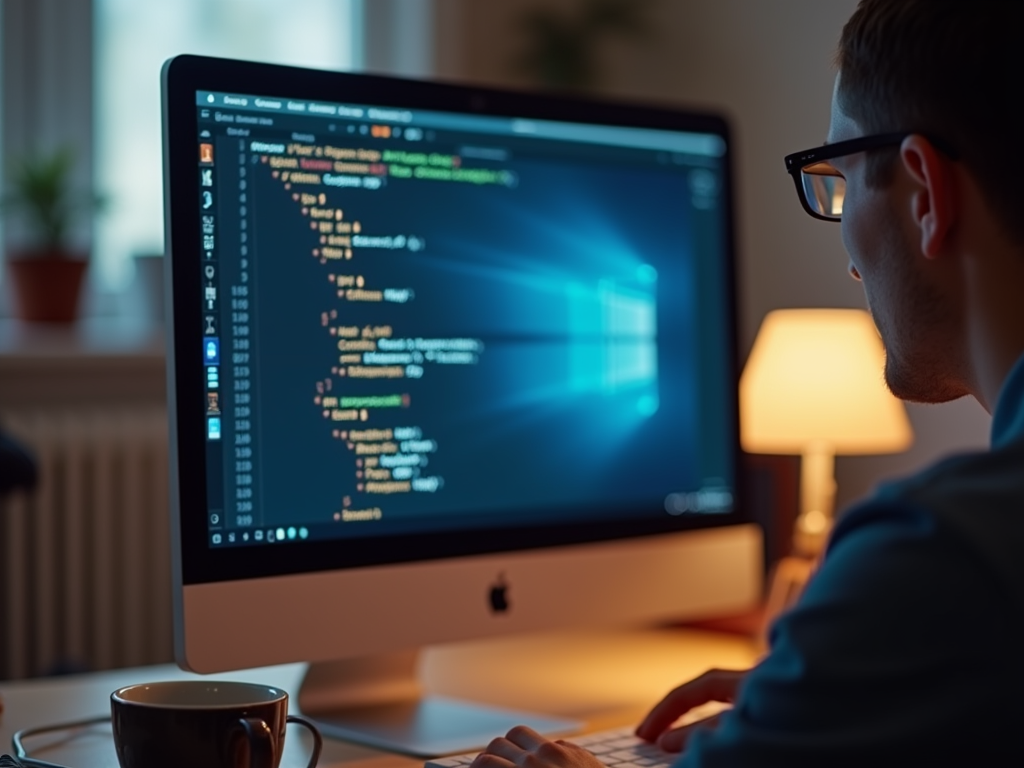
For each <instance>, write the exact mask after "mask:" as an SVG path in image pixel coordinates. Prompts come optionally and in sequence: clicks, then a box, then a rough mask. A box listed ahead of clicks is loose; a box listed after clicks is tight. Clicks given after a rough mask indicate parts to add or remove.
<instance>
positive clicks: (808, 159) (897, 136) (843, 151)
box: [786, 131, 959, 222]
mask: <svg viewBox="0 0 1024 768" xmlns="http://www.w3.org/2000/svg"><path fill="white" fill-rule="evenodd" d="M914 134H918V135H920V136H924V137H925V138H926V139H928V141H930V142H931V143H932V144H933V145H934V146H935V148H936V149H937V150H939V151H940V152H942V153H943V154H944V155H946V156H947V157H948V158H949V159H951V160H957V159H959V153H958V152H957V151H956V150H955V149H954V148H953V147H952V146H950V144H949V143H948V142H946V141H944V140H943V139H939V138H937V137H935V136H930V135H928V134H925V133H921V132H920V131H897V132H895V133H878V134H874V135H872V136H860V137H858V138H856V139H847V140H846V141H837V142H836V143H835V144H823V145H822V146H820V147H812V148H811V149H804V150H801V151H800V152H794V153H793V154H791V155H786V171H787V172H788V173H789V175H790V176H792V177H793V183H794V184H796V194H797V197H799V198H800V204H801V205H802V206H803V207H804V210H805V211H807V213H808V214H810V215H811V216H813V217H814V218H816V219H821V220H822V221H833V222H838V221H841V220H842V216H838V217H837V216H825V215H823V214H820V213H818V212H817V211H815V210H814V209H813V208H812V207H811V204H810V203H809V202H808V201H807V192H806V190H805V189H804V185H803V182H802V180H801V178H800V174H801V173H802V172H803V169H804V168H806V167H807V166H808V165H812V164H813V163H820V162H822V161H824V160H831V159H832V158H834V157H843V156H844V155H852V154H855V153H857V152H865V151H867V150H869V149H880V148H882V147H891V146H894V145H896V144H901V143H902V142H903V140H904V139H905V138H907V136H913V135H914Z"/></svg>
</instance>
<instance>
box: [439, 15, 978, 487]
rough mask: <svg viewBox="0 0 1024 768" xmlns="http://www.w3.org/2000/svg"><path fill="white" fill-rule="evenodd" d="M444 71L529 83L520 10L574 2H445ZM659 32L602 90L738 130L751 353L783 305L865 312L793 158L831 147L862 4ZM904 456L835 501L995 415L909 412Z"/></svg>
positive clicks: (863, 461)
mask: <svg viewBox="0 0 1024 768" xmlns="http://www.w3.org/2000/svg"><path fill="white" fill-rule="evenodd" d="M435 2H436V8H437V19H438V23H437V34H436V37H435V40H436V43H435V47H436V54H435V62H436V64H435V71H436V73H437V74H438V75H439V76H441V77H444V78H446V79H456V80H464V81H472V82H479V83H486V84H495V85H502V86H513V87H527V86H528V85H529V84H528V83H527V82H525V81H524V80H523V78H522V76H521V75H520V74H518V73H517V72H516V71H515V67H514V63H513V62H514V59H515V56H516V53H517V51H518V50H519V49H520V47H521V45H522V37H521V32H520V28H519V26H518V23H517V19H518V17H519V15H520V14H521V13H522V12H523V11H524V10H526V9H529V8H533V7H537V6H540V5H543V6H544V7H550V8H564V9H573V8H575V7H576V2H574V0H544V2H543V3H542V2H541V0H502V1H501V2H476V1H474V0H435ZM650 5H651V18H652V24H651V26H652V28H653V30H654V34H653V35H652V36H651V38H650V39H649V40H646V41H644V42H643V43H641V44H639V45H626V44H613V45H610V46H609V47H608V50H607V51H606V52H605V54H606V56H605V61H606V65H607V66H606V72H607V79H606V85H605V86H604V87H603V88H602V92H603V93H604V94H607V95H610V96H614V97H623V98H630V99H641V100H648V101H657V102H664V103H668V104H676V105H706V106H710V107H713V108H716V109H719V110H722V111H724V112H725V113H726V114H727V115H729V116H730V118H731V119H732V121H733V127H734V131H735V138H736V151H737V165H736V167H737V174H736V175H737V179H736V182H737V186H738V190H739V194H738V198H737V203H738V208H739V216H738V222H739V259H740V300H741V317H740V341H741V349H742V351H743V353H744V354H745V353H746V352H747V351H748V350H749V348H750V345H751V344H752V343H753V339H754V336H755V335H756V333H757V328H758V326H759V324H760V321H761V319H762V318H763V317H764V315H765V313H766V312H768V311H769V310H771V309H775V308H780V307H809V306H834V307H863V306H864V298H863V293H862V291H861V287H860V285H859V284H858V283H857V282H855V281H854V280H852V279H851V278H850V276H849V275H848V274H847V269H846V267H847V259H846V256H845V254H844V251H843V247H842V243H841V241H840V235H839V227H837V226H835V225H832V224H828V223H825V222H817V221H814V220H812V219H811V218H810V217H808V216H807V215H806V214H805V213H804V212H803V211H802V209H801V208H800V205H799V204H798V202H797V199H796V196H795V193H794V190H793V184H792V181H791V179H790V177H789V176H788V175H787V174H786V173H785V170H784V167H783V162H782V158H783V156H784V155H786V154H788V153H789V152H793V151H796V150H799V149H803V148H805V147H808V146H812V145H814V144H816V143H820V142H821V141H823V140H824V138H825V134H826V132H827V130H828V115H829V99H830V96H831V91H832V82H833V76H834V72H833V69H832V57H833V53H834V50H835V45H836V42H837V40H838V38H839V33H840V31H841V29H842V25H843V23H844V22H845V20H846V19H847V18H848V17H849V15H850V14H851V13H852V12H853V9H854V8H855V7H856V2H855V0H829V2H822V1H821V0H772V1H771V2H765V0H652V2H651V3H650ZM908 410H909V413H910V418H911V422H912V423H913V426H914V430H915V434H916V440H915V445H914V447H913V448H912V449H911V450H910V451H908V452H907V453H905V454H902V455H899V456H888V457H870V458H853V457H849V458H842V457H840V458H839V459H838V461H837V467H836V474H837V479H838V482H839V496H838V503H839V504H840V505H845V504H847V503H849V501H851V500H852V499H854V498H856V497H858V496H860V495H862V494H864V493H866V492H867V491H869V490H870V488H871V487H872V486H873V485H874V484H875V483H876V482H877V481H878V480H879V479H880V478H883V477H886V476H892V475H899V474H904V473H906V472H909V471H911V470H913V469H914V468H916V467H919V466H921V465H923V464H926V463H928V462H930V461H932V460H933V459H934V458H936V457H937V456H940V455H943V454H946V453H949V452H951V451H956V450H962V449H966V448H975V447H979V446H984V445H986V444H987V441H988V429H989V418H988V416H987V414H985V412H984V411H983V410H982V408H981V407H980V406H979V405H978V404H977V403H976V402H975V401H974V400H963V401H960V402H956V403H951V404H947V405H943V406H928V407H925V406H910V407H909V409H908Z"/></svg>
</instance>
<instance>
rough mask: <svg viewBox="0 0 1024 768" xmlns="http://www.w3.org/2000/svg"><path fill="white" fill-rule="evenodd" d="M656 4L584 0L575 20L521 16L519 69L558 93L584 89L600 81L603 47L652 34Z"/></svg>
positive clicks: (536, 11)
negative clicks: (651, 19) (522, 39)
mask: <svg viewBox="0 0 1024 768" xmlns="http://www.w3.org/2000/svg"><path fill="white" fill-rule="evenodd" d="M652 2H653V0H582V2H581V3H580V4H579V7H578V9H577V11H576V13H574V14H573V15H572V16H566V15H564V14H561V13H559V12H557V11H554V10H551V9H550V8H544V7H541V6H538V7H535V8H532V9H531V10H529V11H527V12H526V13H524V14H523V16H522V17H521V18H520V27H521V29H522V31H523V33H524V36H525V37H526V40H527V43H526V49H525V51H524V52H523V53H522V55H521V56H520V57H519V59H518V60H517V62H516V64H517V68H518V69H519V70H520V71H522V72H525V73H526V74H527V75H529V76H530V77H531V78H532V79H533V80H535V81H536V82H537V83H538V84H539V85H541V86H542V87H544V88H546V89H550V90H555V91H581V90H588V89H591V88H593V87H594V86H596V85H597V84H598V82H599V80H600V76H601V72H600V64H599V62H598V52H599V47H600V45H601V44H602V43H603V42H605V41H607V40H609V39H614V38H620V39H627V40H640V39H644V38H646V37H648V36H649V34H650V25H649V23H648V20H647V13H648V8H649V7H650V5H651V4H652Z"/></svg>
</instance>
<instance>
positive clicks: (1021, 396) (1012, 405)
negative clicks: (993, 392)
mask: <svg viewBox="0 0 1024 768" xmlns="http://www.w3.org/2000/svg"><path fill="white" fill-rule="evenodd" d="M1022 437H1024V355H1022V356H1021V358H1020V359H1019V360H1018V361H1017V362H1016V364H1015V365H1014V366H1013V368H1012V369H1011V370H1010V375H1009V376H1007V377H1006V381H1005V382H1003V388H1002V390H1001V391H1000V393H999V400H998V401H997V402H996V410H995V413H994V415H993V416H992V447H993V448H1002V447H1003V446H1005V445H1007V444H1008V443H1011V442H1013V441H1014V440H1018V439H1021V438H1022Z"/></svg>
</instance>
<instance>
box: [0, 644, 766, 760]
mask: <svg viewBox="0 0 1024 768" xmlns="http://www.w3.org/2000/svg"><path fill="white" fill-rule="evenodd" d="M755 658H756V651H755V647H754V644H753V642H752V641H749V640H747V639H745V638H743V637H739V636H735V635H726V634H719V633H714V632H708V631H702V630H691V629H687V630H680V629H673V630H650V631H638V632H607V631H602V632H559V633H550V634H541V635H532V636H528V637H521V638H500V639H497V640H487V641H479V642H472V643H461V644H453V645H448V646H444V647H440V648H432V649H429V650H427V651H426V652H425V653H424V654H423V669H422V677H423V682H424V685H425V687H426V688H427V689H428V690H430V691H433V692H435V693H442V694H446V695H449V696H459V697H463V698H468V699H472V700H475V701H479V702H482V703H491V704H497V705H504V706H508V707H518V708H523V709H530V708H532V709H536V710H538V711H544V712H547V713H550V714H555V715H566V716H570V717H575V718H578V719H580V720H583V721H585V722H586V723H587V724H588V728H590V729H593V730H597V729H602V728H611V727H613V726H616V725H622V724H626V723H632V722H636V721H637V720H638V719H639V718H640V717H641V716H642V715H643V714H644V713H645V712H646V710H647V708H648V707H650V706H651V705H652V704H653V703H654V702H655V701H657V700H658V699H659V698H660V697H661V696H662V695H664V694H665V693H666V692H667V691H668V690H669V689H670V688H671V687H673V686H675V685H677V684H678V683H681V682H683V681H685V680H688V679H690V678H692V677H695V676H697V675H699V674H700V673H701V672H703V671H705V670H706V669H709V668H711V667H725V668H732V669H741V668H746V667H749V666H750V665H751V664H753V663H754V661H755ZM304 669H305V668H304V666H303V665H301V664H291V665H286V666H280V667H269V668H265V669H259V670H249V671H246V672H241V673H232V674H226V675H218V676H217V677H218V678H220V679H230V680H249V681H252V682H260V683H266V684H270V685H275V686H279V687H282V688H284V689H285V690H288V691H292V692H294V691H296V690H297V689H298V685H299V682H300V680H301V677H302V674H303V671H304ZM187 677H190V675H188V674H187V673H184V672H181V671H180V670H178V669H177V668H175V667H172V666H157V667H143V668H138V669H129V670H118V671H116V672H106V673H97V674H91V675H81V676H76V677H68V678H58V679H47V680H32V681H26V682H15V683H0V696H2V697H3V700H4V705H5V710H4V714H3V715H0V752H9V751H10V743H11V736H12V734H13V733H14V732H15V731H17V730H19V729H21V728H26V727H29V726H37V725H42V724H46V723H56V722H61V721H66V720H75V719H81V718H85V717H89V716H92V715H102V714H105V713H107V712H109V703H108V702H109V696H110V692H111V691H113V690H115V689H117V688H119V687H121V686H124V685H129V684H132V683H141V682H152V681H155V680H166V679H182V678H187ZM292 706H293V709H294V706H295V702H294V699H293V701H292ZM495 735H498V734H495ZM304 739H305V737H304V736H303V735H302V731H301V729H299V728H295V727H293V728H290V729H289V741H288V749H287V750H286V753H285V758H284V760H283V761H282V763H281V768H293V767H294V766H304V765H305V762H304V761H303V758H302V756H303V755H304V754H306V751H305V750H306V743H305V741H304ZM37 743H38V744H42V743H43V742H41V741H40V742H37ZM33 754H35V755H37V756H39V757H41V758H42V759H45V760H50V761H52V762H57V763H62V764H65V765H68V766H69V768H117V758H116V757H115V755H114V750H113V745H112V743H111V741H110V735H109V729H97V730H95V731H93V732H89V733H88V734H84V735H80V736H77V737H76V738H74V739H72V740H70V741H68V742H66V743H63V744H55V745H54V746H53V747H52V748H48V749H47V750H45V751H43V752H40V751H39V750H38V749H35V750H33ZM421 764H422V763H421V761H419V760H414V759H412V758H407V757H399V756H395V755H389V754H387V753H384V752H380V751H377V750H373V749H369V748H365V747H358V746H354V745H351V744H345V743H342V742H337V741H328V742H327V743H326V744H325V750H324V754H323V756H322V759H321V761H320V766H321V768H337V767H338V766H345V768H414V766H419V765H421Z"/></svg>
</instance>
